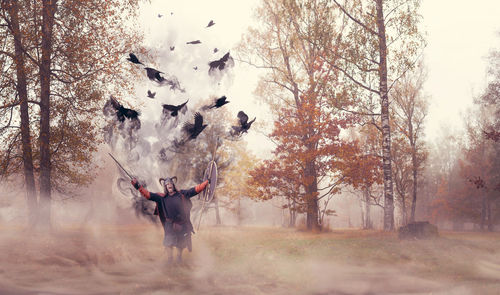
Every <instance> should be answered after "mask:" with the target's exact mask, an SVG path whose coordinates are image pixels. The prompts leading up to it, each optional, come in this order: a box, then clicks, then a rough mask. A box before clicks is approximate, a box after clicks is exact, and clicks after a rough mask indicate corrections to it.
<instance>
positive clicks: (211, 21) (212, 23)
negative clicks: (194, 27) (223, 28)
mask: <svg viewBox="0 0 500 295" xmlns="http://www.w3.org/2000/svg"><path fill="white" fill-rule="evenodd" d="M213 25H215V23H214V21H213V20H210V21H209V22H208V25H207V28H209V27H211V26H213Z"/></svg>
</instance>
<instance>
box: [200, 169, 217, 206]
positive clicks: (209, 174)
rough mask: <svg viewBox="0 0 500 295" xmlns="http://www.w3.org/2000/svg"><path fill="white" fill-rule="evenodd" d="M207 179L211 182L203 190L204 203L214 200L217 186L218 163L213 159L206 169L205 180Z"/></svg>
mask: <svg viewBox="0 0 500 295" xmlns="http://www.w3.org/2000/svg"><path fill="white" fill-rule="evenodd" d="M207 179H209V180H210V183H209V184H208V186H207V188H206V189H205V190H204V191H203V196H202V198H203V202H204V203H209V202H210V201H212V199H213V198H214V195H215V187H216V186H217V164H216V163H215V161H213V160H212V161H210V163H208V167H207V169H206V170H205V175H204V177H203V180H204V181H205V180H207Z"/></svg>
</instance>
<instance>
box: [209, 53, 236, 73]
mask: <svg viewBox="0 0 500 295" xmlns="http://www.w3.org/2000/svg"><path fill="white" fill-rule="evenodd" d="M233 62H234V61H233V58H232V57H231V56H230V55H229V52H228V53H226V54H224V56H223V57H222V58H221V59H218V60H214V61H211V62H210V63H208V65H209V66H210V69H209V70H208V72H209V73H210V72H211V71H213V70H215V69H219V70H221V71H222V70H223V69H224V68H225V67H226V64H227V63H233Z"/></svg>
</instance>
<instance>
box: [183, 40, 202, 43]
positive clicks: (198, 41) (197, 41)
mask: <svg viewBox="0 0 500 295" xmlns="http://www.w3.org/2000/svg"><path fill="white" fill-rule="evenodd" d="M200 43H201V41H200V40H195V41H189V42H186V44H200Z"/></svg>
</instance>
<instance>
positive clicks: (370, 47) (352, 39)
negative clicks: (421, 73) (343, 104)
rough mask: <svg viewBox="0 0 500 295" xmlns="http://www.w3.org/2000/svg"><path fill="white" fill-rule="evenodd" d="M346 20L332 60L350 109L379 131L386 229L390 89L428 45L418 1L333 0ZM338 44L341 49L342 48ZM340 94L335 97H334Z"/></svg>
mask: <svg viewBox="0 0 500 295" xmlns="http://www.w3.org/2000/svg"><path fill="white" fill-rule="evenodd" d="M333 3H334V4H335V7H336V8H337V9H338V11H339V14H340V17H341V18H342V19H343V21H342V22H340V23H341V25H340V26H339V25H337V24H335V25H336V27H335V28H333V29H332V31H334V30H337V31H338V30H339V28H340V33H339V34H338V35H337V36H336V38H332V39H330V42H332V43H333V42H335V44H336V46H337V47H336V49H335V50H329V48H331V47H332V43H327V44H325V45H324V48H325V50H326V51H327V52H329V53H330V54H329V58H328V59H327V60H328V61H329V62H330V64H331V65H332V66H333V67H335V68H336V69H337V70H339V71H340V72H342V74H343V77H344V81H345V89H344V90H343V91H341V92H338V93H336V94H337V96H340V97H343V98H344V100H353V101H354V102H356V108H351V109H348V110H347V111H351V112H356V113H359V114H363V115H365V116H366V120H367V121H369V122H371V123H372V124H374V125H375V126H377V129H378V130H379V131H380V133H381V142H382V168H383V175H384V177H383V179H384V229H385V230H392V229H393V226H394V216H393V214H394V205H393V179H392V166H391V127H390V126H391V125H390V111H389V95H388V94H389V91H390V89H391V88H392V87H393V85H394V83H395V82H396V81H397V80H398V79H399V77H401V75H402V74H403V73H404V72H406V71H407V70H409V69H411V68H412V67H413V65H414V64H415V61H416V60H417V58H418V55H419V53H420V50H421V49H422V46H423V44H424V40H423V37H422V35H421V34H420V32H419V30H418V27H417V26H418V23H419V20H420V15H419V14H418V8H419V5H420V1H419V0H387V1H383V0H375V1H365V0H353V1H351V0H349V1H343V2H342V1H340V0H339V1H337V0H333ZM338 47H340V49H339V48H338ZM337 101H339V99H337V100H336V102H337Z"/></svg>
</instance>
